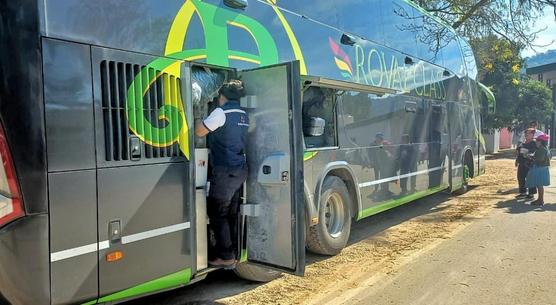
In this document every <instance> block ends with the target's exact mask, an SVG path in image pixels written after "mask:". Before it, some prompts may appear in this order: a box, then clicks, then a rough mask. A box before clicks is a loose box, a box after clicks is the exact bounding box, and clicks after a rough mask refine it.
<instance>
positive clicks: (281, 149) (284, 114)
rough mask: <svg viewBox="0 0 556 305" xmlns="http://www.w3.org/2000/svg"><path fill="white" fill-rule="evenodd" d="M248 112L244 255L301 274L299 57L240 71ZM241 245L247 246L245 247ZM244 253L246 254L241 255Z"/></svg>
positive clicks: (302, 241) (301, 209)
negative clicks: (247, 171)
mask: <svg viewBox="0 0 556 305" xmlns="http://www.w3.org/2000/svg"><path fill="white" fill-rule="evenodd" d="M238 74H239V76H240V78H241V79H242V80H243V82H244V86H245V89H246V97H245V98H244V99H242V106H243V107H244V108H245V110H246V111H247V112H248V114H249V124H250V127H249V140H248V146H247V152H246V153H247V162H248V165H249V176H248V179H247V183H246V185H247V187H246V188H247V192H246V204H244V205H242V215H243V216H244V217H245V218H246V226H245V229H246V232H244V234H246V235H244V236H246V247H247V249H246V251H247V252H243V253H242V254H243V255H242V256H244V255H245V254H247V261H248V262H249V263H254V264H258V265H263V266H265V267H270V268H273V269H278V270H280V271H284V272H288V273H293V274H298V275H302V274H303V272H304V269H305V236H304V229H305V225H304V219H305V217H304V207H303V142H302V138H303V134H302V126H301V88H300V87H301V83H300V82H301V81H300V74H299V63H298V62H291V63H286V64H280V65H275V66H268V67H264V68H259V69H255V70H249V71H241V72H239V73H238ZM244 251H245V250H244ZM243 258H244V257H243Z"/></svg>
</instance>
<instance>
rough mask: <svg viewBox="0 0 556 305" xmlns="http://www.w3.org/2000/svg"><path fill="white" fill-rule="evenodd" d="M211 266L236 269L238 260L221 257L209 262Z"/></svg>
mask: <svg viewBox="0 0 556 305" xmlns="http://www.w3.org/2000/svg"><path fill="white" fill-rule="evenodd" d="M208 263H209V265H210V266H211V267H215V268H224V269H227V270H229V269H234V268H235V267H236V260H235V259H221V258H216V259H214V260H212V261H209V262H208Z"/></svg>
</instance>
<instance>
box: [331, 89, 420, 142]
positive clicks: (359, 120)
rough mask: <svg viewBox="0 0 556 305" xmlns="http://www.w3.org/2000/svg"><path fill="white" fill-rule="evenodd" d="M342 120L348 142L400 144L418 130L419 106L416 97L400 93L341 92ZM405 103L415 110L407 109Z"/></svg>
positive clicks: (418, 131)
mask: <svg viewBox="0 0 556 305" xmlns="http://www.w3.org/2000/svg"><path fill="white" fill-rule="evenodd" d="M341 104H342V113H341V121H342V122H343V124H344V128H345V130H346V134H347V136H348V137H349V139H350V141H351V142H353V143H356V144H357V145H358V146H368V145H370V146H378V145H389V144H400V143H402V142H403V138H404V135H405V136H410V138H411V139H415V138H417V137H418V135H417V134H415V132H417V133H419V134H420V133H421V131H420V129H419V128H416V127H418V126H416V125H415V124H414V121H415V118H416V116H417V113H418V112H419V111H422V109H421V110H418V109H417V108H419V107H422V105H420V104H419V100H418V99H414V98H412V97H407V96H401V95H389V96H376V95H374V94H368V93H362V92H355V91H350V92H345V93H344V94H342V95H341ZM406 106H408V107H411V108H412V109H414V110H415V111H406Z"/></svg>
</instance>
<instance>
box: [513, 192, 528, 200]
mask: <svg viewBox="0 0 556 305" xmlns="http://www.w3.org/2000/svg"><path fill="white" fill-rule="evenodd" d="M525 197H527V194H524V193H520V194H519V195H517V196H515V199H522V198H525Z"/></svg>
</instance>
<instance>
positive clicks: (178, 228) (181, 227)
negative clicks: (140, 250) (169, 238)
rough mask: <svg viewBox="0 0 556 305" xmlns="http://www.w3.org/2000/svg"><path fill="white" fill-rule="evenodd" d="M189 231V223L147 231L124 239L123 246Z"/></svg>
mask: <svg viewBox="0 0 556 305" xmlns="http://www.w3.org/2000/svg"><path fill="white" fill-rule="evenodd" d="M185 229H189V222H184V223H178V224H177V225H172V226H168V227H164V228H159V229H154V230H150V231H145V232H141V233H137V234H132V235H128V236H123V237H122V244H124V245H125V244H129V243H133V242H136V241H140V240H143V239H148V238H152V237H157V236H160V235H165V234H170V233H174V232H177V231H183V230H185Z"/></svg>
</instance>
